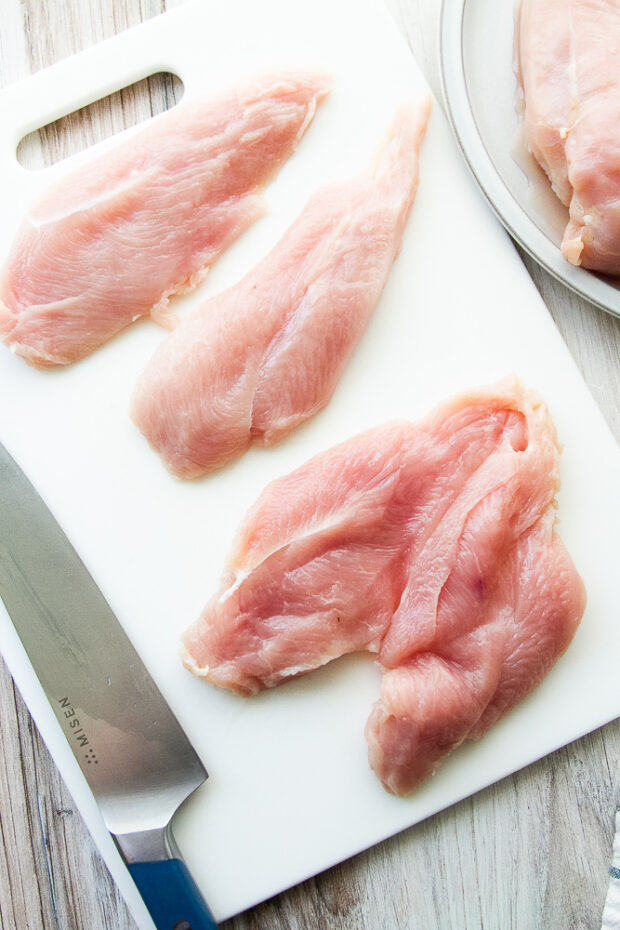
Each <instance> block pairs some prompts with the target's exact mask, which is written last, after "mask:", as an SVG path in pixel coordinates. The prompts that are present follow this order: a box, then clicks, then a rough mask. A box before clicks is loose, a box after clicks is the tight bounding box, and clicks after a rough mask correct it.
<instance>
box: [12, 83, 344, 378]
mask: <svg viewBox="0 0 620 930" xmlns="http://www.w3.org/2000/svg"><path fill="white" fill-rule="evenodd" d="M329 87H330V78H329V77H328V76H326V75H325V74H323V73H319V72H299V73H297V72H291V73H281V74H274V75H268V76H265V77H262V78H259V79H256V80H255V81H253V82H252V83H249V84H247V85H246V86H243V87H241V88H239V89H238V90H235V91H233V92H232V93H229V94H227V95H225V96H222V97H220V98H218V99H207V100H205V99H202V98H201V99H193V100H188V101H186V102H184V103H181V104H180V105H179V106H178V107H175V108H174V109H173V110H170V111H169V112H168V113H165V114H163V115H162V116H160V117H158V118H157V119H156V120H153V122H152V123H151V124H149V125H148V126H147V127H146V128H144V129H142V130H141V131H139V132H138V133H136V134H135V135H133V136H131V138H129V139H127V140H126V141H125V142H123V143H121V144H119V145H118V146H117V147H116V148H115V149H113V150H112V151H110V152H108V153H106V154H105V155H103V156H100V157H99V158H98V159H96V160H94V161H91V162H90V163H88V164H86V165H84V166H82V167H81V168H79V169H78V170H77V171H75V172H73V173H72V174H69V175H67V176H66V177H64V178H63V179H62V180H60V181H59V182H58V183H57V184H56V185H55V186H54V187H52V188H51V189H50V190H49V191H47V192H46V193H45V194H44V195H43V196H42V197H41V198H40V199H39V200H38V201H37V202H35V203H34V204H33V205H32V207H31V208H30V210H29V212H28V215H27V217H26V219H25V220H24V222H23V223H22V226H21V228H20V229H19V231H18V233H17V237H16V239H15V241H14V243H13V246H12V249H11V253H10V255H9V258H8V260H7V263H6V265H5V267H4V271H3V273H2V277H1V279H0V335H1V336H2V338H3V340H4V341H5V342H6V343H7V344H8V345H9V346H10V347H11V348H12V349H13V351H15V352H17V353H18V354H19V355H23V356H24V358H26V359H27V360H28V361H29V362H31V363H33V364H36V365H63V364H68V363H70V362H75V361H77V360H78V359H81V358H83V357H84V356H86V355H88V354H89V353H91V352H92V351H93V350H94V349H96V348H98V347H99V346H100V345H102V344H103V343H105V342H107V340H109V339H110V338H112V336H114V335H115V334H116V333H118V332H120V331H121V330H122V329H124V328H125V327H126V326H128V325H129V324H130V323H132V322H133V321H134V320H136V319H138V318H139V317H143V316H147V315H148V314H152V315H153V317H154V318H155V319H157V320H158V322H163V323H164V324H166V323H167V324H168V325H171V324H172V323H173V322H174V318H171V315H170V313H169V311H168V310H167V304H168V299H169V297H170V296H171V295H172V294H176V293H181V292H184V291H186V290H189V289H191V288H192V287H194V286H195V285H196V283H198V281H199V280H200V278H201V277H202V276H203V275H204V274H205V273H206V270H207V269H208V267H209V266H210V265H212V264H213V262H214V261H215V260H216V259H217V258H218V256H219V255H220V254H221V253H222V252H223V251H224V250H225V249H226V248H227V247H228V246H229V245H230V244H231V243H232V242H233V241H234V240H235V239H236V238H237V237H238V236H239V235H240V234H241V233H242V232H243V231H244V230H245V229H246V228H247V227H248V226H249V225H250V224H251V223H252V222H254V220H256V219H257V217H258V216H259V215H260V214H261V213H262V199H261V196H260V190H261V188H262V187H263V186H264V185H265V184H266V183H267V182H268V181H269V180H270V178H271V177H272V176H273V175H274V173H275V172H276V171H277V169H278V168H279V167H280V165H281V164H282V163H283V162H284V161H285V159H287V158H288V157H289V156H290V155H291V154H292V153H293V151H294V150H295V148H296V146H297V143H298V142H299V140H300V139H301V137H302V136H303V134H304V132H305V130H306V128H307V126H308V125H309V123H310V122H311V120H312V118H313V116H314V113H315V110H316V107H317V104H318V102H319V101H320V100H321V99H322V98H323V97H324V96H325V95H326V94H327V93H328V90H329Z"/></svg>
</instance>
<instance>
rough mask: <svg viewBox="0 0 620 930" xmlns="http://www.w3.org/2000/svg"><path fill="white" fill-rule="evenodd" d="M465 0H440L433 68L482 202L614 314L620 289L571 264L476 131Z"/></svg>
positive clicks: (574, 287)
mask: <svg viewBox="0 0 620 930" xmlns="http://www.w3.org/2000/svg"><path fill="white" fill-rule="evenodd" d="M466 7H467V0H442V4H441V12H440V21H439V71H440V78H441V89H442V93H443V99H444V104H445V110H446V114H447V116H448V120H449V122H450V126H451V128H452V132H453V134H454V136H455V138H456V141H457V144H458V146H459V148H460V150H461V153H462V155H463V157H464V160H465V163H466V165H467V167H468V169H469V171H470V173H471V174H472V176H473V178H474V180H475V181H476V183H477V185H478V187H479V188H480V190H481V191H482V193H483V195H484V196H485V198H486V200H487V202H488V203H489V205H490V207H491V208H492V210H493V212H494V213H495V215H496V216H497V217H498V219H499V220H500V222H501V223H502V225H503V226H504V227H505V229H506V230H507V231H508V233H510V235H511V236H512V238H513V239H515V240H516V242H518V244H519V245H520V246H521V247H522V248H523V249H524V250H525V251H526V252H527V253H528V254H529V255H530V256H531V257H532V258H533V259H534V260H535V261H536V262H538V264H539V265H541V266H542V267H543V268H545V269H546V270H547V271H548V272H549V273H550V274H551V275H553V277H554V278H556V279H557V280H559V281H560V282H561V283H562V284H564V285H565V286H566V287H568V288H569V289H570V290H571V291H573V292H574V293H576V294H578V295H579V296H580V297H582V298H584V299H585V300H587V301H588V302H589V303H591V304H593V305H594V306H595V307H598V308H599V309H601V310H604V311H605V312H606V313H609V314H611V315H612V316H615V317H618V318H620V290H618V289H616V288H615V287H613V286H612V285H611V284H608V283H607V282H606V281H605V280H604V279H602V278H600V277H598V276H597V275H595V274H593V273H592V272H590V271H587V270H586V269H585V268H580V267H577V266H575V265H571V264H570V263H569V262H568V261H567V260H566V259H565V258H564V256H563V254H562V252H561V251H560V249H559V248H558V246H557V245H556V244H555V243H554V242H552V241H551V239H549V238H548V237H547V235H546V234H545V233H543V232H542V230H540V229H539V228H538V226H537V225H536V223H535V222H534V221H533V220H532V219H531V218H530V217H529V216H528V214H527V212H526V211H525V210H524V209H523V207H522V206H521V204H520V203H519V201H518V200H517V199H516V198H515V197H514V195H513V194H512V192H511V191H510V190H509V189H508V187H507V186H506V184H505V183H504V181H503V179H502V177H501V175H500V173H499V172H498V170H497V168H496V167H495V164H494V163H493V161H492V159H491V157H490V155H489V154H488V151H487V149H486V147H485V145H484V141H483V138H482V136H481V135H480V132H479V129H478V125H477V123H476V120H475V117H474V114H473V111H472V108H471V103H470V98H469V88H468V84H467V79H466V76H465V65H464V54H463V49H464V25H465V15H466Z"/></svg>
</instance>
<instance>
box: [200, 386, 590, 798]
mask: <svg viewBox="0 0 620 930" xmlns="http://www.w3.org/2000/svg"><path fill="white" fill-rule="evenodd" d="M558 486H559V477H558V444H557V439H556V433H555V429H554V427H553V424H552V422H551V419H550V416H549V412H548V410H547V408H546V407H545V406H544V404H543V403H542V402H541V401H540V399H539V398H538V397H537V396H536V395H535V394H534V393H533V392H530V391H527V390H525V389H524V388H523V386H522V385H521V384H520V383H519V382H518V381H516V379H515V380H509V381H506V382H502V383H500V384H498V385H496V386H494V387H490V388H488V389H487V390H480V391H477V392H474V393H472V394H469V395H466V396H464V397H459V398H456V399H455V400H453V401H451V402H449V403H447V404H445V405H444V406H442V407H440V408H439V409H438V410H436V411H435V412H434V413H432V414H431V415H430V416H428V417H427V418H426V419H424V420H422V421H421V422H419V423H417V424H412V423H409V422H406V421H398V422H394V423H388V424H386V425H384V426H380V427H377V428H375V429H372V430H369V431H368V432H366V433H363V434H361V435H359V436H356V437H354V438H353V439H350V440H348V441H346V442H344V443H342V444H341V445H339V446H336V447H335V448H333V449H330V450H329V451H327V452H324V453H322V454H320V455H317V456H316V457H315V458H313V459H311V460H310V461H309V462H308V463H307V464H306V465H304V466H302V467H301V468H298V469H297V470H296V471H294V472H292V473H291V474H290V475H288V476H285V477H283V478H279V479H277V480H276V481H274V482H272V484H270V485H269V486H268V487H267V488H266V489H265V491H264V492H263V494H262V495H261V497H260V498H259V499H258V501H257V503H256V504H255V505H254V506H253V507H252V509H251V510H250V511H249V513H248V515H247V517H246V519H245V520H244V522H243V524H242V525H241V527H240V529H239V532H238V535H237V541H236V544H235V547H234V550H233V552H232V555H231V557H230V561H229V564H228V569H227V571H226V572H225V574H224V576H223V578H222V585H221V588H220V590H219V591H218V592H217V593H216V594H215V595H214V596H213V597H212V598H211V600H210V601H209V602H208V604H207V605H206V607H205V609H204V611H203V613H202V615H201V616H200V618H199V619H198V620H197V621H196V622H195V623H194V624H193V625H192V626H191V627H190V628H189V629H188V630H187V632H186V633H185V635H184V637H183V642H184V646H185V650H186V658H185V661H186V665H187V667H188V668H189V669H191V670H192V671H193V672H194V673H196V674H198V675H201V676H203V677H205V678H207V679H208V680H209V681H211V682H212V683H213V684H215V685H219V686H220V687H223V688H229V689H231V690H233V691H236V692H238V693H239V694H242V695H251V694H255V693H256V692H258V691H260V690H261V689H263V688H271V687H274V686H275V685H278V684H280V683H281V682H283V681H286V680H287V679H290V678H292V677H295V676H298V675H301V674H304V673H305V672H309V671H311V670H312V669H315V668H318V667H319V666H321V665H324V664H325V663H327V662H330V661H331V660H333V659H336V658H338V657H339V656H342V655H344V654H346V653H349V652H354V651H358V650H368V651H369V652H371V653H374V654H376V655H377V658H378V663H379V666H380V668H381V670H382V672H383V679H382V686H381V696H380V699H379V701H378V702H377V704H376V705H375V707H374V708H373V710H372V713H371V715H370V718H369V720H368V724H367V726H366V737H367V741H368V746H369V757H370V764H371V766H372V768H373V769H374V771H375V772H376V774H377V775H378V777H379V778H380V779H381V781H382V783H383V784H384V786H385V787H386V788H387V789H388V790H389V791H391V792H394V793H396V794H399V795H403V794H407V793H409V792H410V791H412V790H413V789H414V788H415V787H416V786H417V785H419V784H420V782H421V781H423V780H424V779H425V778H426V777H427V776H428V775H429V774H431V773H432V772H433V771H434V770H435V768H436V767H437V765H438V764H439V763H440V761H441V760H442V759H443V758H444V757H445V755H446V754H447V753H449V752H450V751H451V750H452V749H454V748H455V747H456V746H458V745H459V744H460V743H462V742H463V741H465V740H471V739H478V738H479V737H480V736H482V734H483V733H484V732H485V731H486V730H487V729H488V728H489V727H490V726H491V725H492V724H493V723H494V722H495V721H496V720H498V719H499V718H500V717H501V716H502V714H504V713H505V712H506V711H507V710H508V709H509V708H511V707H513V706H514V705H515V704H516V703H517V702H518V701H520V700H521V699H522V698H523V697H524V696H525V695H526V694H528V693H529V692H530V691H532V689H533V688H534V687H535V686H536V685H537V684H538V683H539V682H540V681H541V679H542V678H543V676H544V675H545V673H546V672H547V671H548V670H549V669H550V668H551V666H552V665H553V664H554V662H555V661H556V660H557V659H558V657H559V656H560V655H561V654H562V653H563V652H564V650H565V649H566V648H567V646H568V644H569V643H570V641H571V639H572V637H573V635H574V633H575V631H576V629H577V626H578V624H579V621H580V619H581V616H582V614H583V610H584V606H585V594H584V588H583V584H582V582H581V579H580V578H579V575H578V574H577V572H576V570H575V568H574V566H573V563H572V561H571V559H570V556H569V555H568V553H567V551H566V549H565V548H564V546H563V544H562V542H561V540H560V538H559V536H558V535H557V533H556V531H555V528H554V523H555V494H556V491H557V489H558Z"/></svg>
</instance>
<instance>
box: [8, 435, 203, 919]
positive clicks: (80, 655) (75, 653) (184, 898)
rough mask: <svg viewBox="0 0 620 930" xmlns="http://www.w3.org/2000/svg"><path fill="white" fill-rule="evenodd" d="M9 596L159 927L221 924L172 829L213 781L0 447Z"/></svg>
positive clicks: (40, 673)
mask: <svg viewBox="0 0 620 930" xmlns="http://www.w3.org/2000/svg"><path fill="white" fill-rule="evenodd" d="M0 596H1V597H2V600H3V601H4V604H5V607H6V609H7V612H8V614H9V616H10V617H11V619H12V621H13V624H14V626H15V629H16V631H17V633H18V635H19V637H20V639H21V641H22V643H23V645H24V648H25V650H26V652H27V654H28V657H29V659H30V662H31V663H32V666H33V668H34V670H35V672H36V674H37V677H38V678H39V681H40V682H41V685H42V687H43V690H44V691H45V693H46V695H47V698H48V700H49V702H50V704H51V706H52V708H53V710H54V712H55V714H56V717H57V718H58V720H59V721H60V724H61V726H62V729H63V732H64V734H65V736H66V738H67V740H68V742H69V745H70V746H71V749H72V750H73V753H74V755H75V757H76V759H77V761H78V763H79V765H80V768H81V769H82V772H83V773H84V775H85V776H86V780H87V782H88V784H89V786H90V788H91V790H92V792H93V794H94V796H95V799H96V800H97V802H98V804H99V807H100V809H101V811H102V814H103V818H104V821H105V824H106V826H107V828H108V830H109V831H110V833H111V834H112V836H113V838H114V840H115V842H116V845H117V847H118V849H119V851H120V853H121V855H122V857H123V859H124V860H125V862H126V863H127V867H128V869H129V871H130V873H131V875H132V878H133V880H134V882H135V883H136V885H137V887H138V890H139V891H140V894H141V895H142V898H143V899H144V902H145V904H146V906H147V908H148V910H149V913H150V914H151V917H152V919H153V922H154V923H155V925H156V927H157V930H213V928H215V922H214V920H213V917H212V915H211V913H210V911H209V909H208V907H207V905H206V903H205V901H204V900H203V898H202V895H201V893H200V891H199V890H198V888H197V887H196V884H195V883H194V881H193V880H192V878H191V876H190V874H189V871H188V869H187V866H186V865H185V863H184V862H183V860H182V858H181V856H180V854H179V852H178V849H177V847H176V844H175V842H174V838H173V836H172V831H171V820H172V817H173V815H174V813H175V811H176V810H177V809H178V807H179V805H180V804H181V803H182V802H183V801H184V800H185V799H186V798H187V797H188V796H189V795H190V794H191V793H192V792H193V791H194V790H195V789H196V788H197V787H198V786H199V785H201V784H202V782H203V781H204V780H205V778H206V777H207V773H206V771H205V769H204V767H203V765H202V763H201V761H200V759H199V758H198V756H197V754H196V753H195V751H194V749H193V748H192V746H191V744H190V742H189V740H188V739H187V737H186V735H185V733H184V732H183V730H182V728H181V726H180V724H179V723H178V721H177V720H176V718H175V717H174V715H173V714H172V711H171V710H170V708H169V707H168V705H167V704H166V702H165V701H164V698H163V697H162V695H161V693H160V692H159V690H158V689H157V687H156V685H155V683H154V681H153V680H152V678H151V677H150V675H149V673H148V672H147V670H146V668H145V667H144V665H143V663H142V661H141V659H140V658H139V656H138V654H137V652H136V651H135V649H134V648H133V646H132V645H131V642H130V641H129V639H128V638H127V636H126V635H125V633H124V631H123V629H122V627H121V625H120V623H119V621H118V620H117V618H116V617H115V615H114V614H113V613H112V610H111V609H110V607H109V606H108V604H107V603H106V601H105V600H104V598H103V595H102V594H101V592H100V591H99V589H98V588H97V586H96V585H95V582H94V581H93V579H92V577H91V576H90V574H89V573H88V571H87V569H86V568H85V566H84V564H83V562H82V561H81V560H80V558H79V556H78V555H77V553H76V552H75V550H74V549H73V547H72V545H71V543H70V542H69V540H68V539H67V537H66V536H65V534H64V532H63V531H62V529H61V528H60V526H59V525H58V523H57V522H56V520H55V518H54V517H53V516H52V514H51V512H50V511H49V509H48V508H47V506H46V504H45V503H44V502H43V500H42V499H41V497H40V496H39V494H38V493H37V492H36V490H35V489H34V488H33V486H32V484H31V483H30V481H29V480H28V479H27V478H26V476H25V475H24V474H23V472H22V471H21V470H20V469H19V467H18V466H17V464H16V463H15V461H14V460H13V459H12V458H11V456H10V455H9V454H8V452H7V451H6V449H5V448H4V446H2V445H1V444H0Z"/></svg>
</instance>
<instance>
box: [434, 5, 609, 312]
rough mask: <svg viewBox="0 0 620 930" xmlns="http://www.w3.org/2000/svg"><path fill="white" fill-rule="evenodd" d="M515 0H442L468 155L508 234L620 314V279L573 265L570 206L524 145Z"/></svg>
mask: <svg viewBox="0 0 620 930" xmlns="http://www.w3.org/2000/svg"><path fill="white" fill-rule="evenodd" d="M517 10H518V2H517V0H443V5H442V13H441V30H440V33H441V37H440V50H441V76H442V84H443V92H444V97H445V102H446V108H447V111H448V116H449V119H450V122H451V124H452V128H453V130H454V133H455V135H456V138H457V141H458V144H459V145H460V147H461V150H462V152H463V155H464V156H465V160H466V162H467V164H468V166H469V168H470V170H471V172H472V174H473V175H474V178H475V179H476V181H477V182H478V184H479V186H480V188H481V189H482V191H483V193H484V194H485V196H486V198H487V199H488V201H489V203H490V205H491V206H492V208H493V209H494V211H495V213H496V214H497V216H498V217H499V219H500V220H501V221H502V223H503V224H504V226H505V227H506V229H507V230H508V232H509V233H510V234H511V235H512V236H513V238H514V239H516V240H517V242H518V243H519V244H520V245H521V246H523V248H524V249H525V250H526V251H527V252H529V253H530V255H532V257H533V258H535V259H536V260H537V261H538V262H539V263H540V264H541V265H542V266H543V267H545V268H546V269H547V271H549V272H550V273H551V274H552V275H554V276H555V277H556V278H558V279H559V280H560V281H562V282H563V283H564V284H565V285H566V286H567V287H569V288H570V289H571V290H573V291H575V292H576V293H577V294H579V295H580V296H582V297H584V298H585V299H586V300H589V301H590V302H591V303H593V304H595V305H596V306H597V307H600V308H601V309H602V310H606V311H607V312H608V313H611V314H613V315H614V316H620V280H615V279H613V278H610V277H606V276H603V275H598V274H594V273H592V272H589V271H586V270H585V269H583V268H576V267H575V266H573V265H571V264H569V262H567V261H566V259H565V258H564V256H563V254H562V252H561V251H560V243H561V240H562V231H563V229H564V227H565V225H566V222H567V219H568V211H567V210H566V208H565V207H564V206H563V205H562V204H561V203H560V201H559V200H557V198H556V197H555V195H554V194H553V191H552V190H551V186H550V184H549V182H548V180H547V178H546V175H545V174H544V172H543V171H542V169H540V168H539V166H538V165H537V164H536V162H535V161H534V159H533V158H532V157H531V155H529V153H528V152H527V150H526V146H525V144H524V141H523V138H522V134H521V129H520V121H519V116H518V109H517V78H516V71H515V64H514V61H515V45H514V36H515V20H516V14H517Z"/></svg>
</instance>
